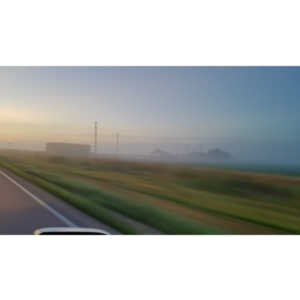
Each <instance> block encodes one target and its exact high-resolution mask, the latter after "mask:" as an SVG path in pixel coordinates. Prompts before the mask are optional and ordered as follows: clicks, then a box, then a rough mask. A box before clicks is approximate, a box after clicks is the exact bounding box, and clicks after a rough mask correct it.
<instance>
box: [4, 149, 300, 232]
mask: <svg viewBox="0 0 300 300" xmlns="http://www.w3.org/2000/svg"><path fill="white" fill-rule="evenodd" d="M0 165H1V166H3V167H6V168H8V169H9V170H11V171H13V172H15V173H16V174H18V175H20V176H22V177H24V178H26V179H28V180H30V181H32V182H34V183H35V184H37V185H39V186H41V187H42V188H44V189H46V190H48V191H50V192H51V193H54V194H56V195H57V196H59V197H60V198H62V199H64V200H65V201H68V202H70V203H72V204H73V205H74V206H77V207H78V208H80V209H81V210H83V211H85V212H86V213H88V214H90V215H92V216H94V217H96V218H99V219H101V220H102V221H104V222H106V223H107V224H108V225H111V226H112V227H114V228H116V229H118V230H119V231H120V232H122V233H127V234H142V233H151V229H155V230H156V231H159V232H161V233H167V234H291V233H292V234H293V233H294V234H295V233H296V234H297V233H300V177H296V176H281V175H276V174H264V173H255V172H247V171H238V170H230V169H217V168H208V167H201V166H183V165H167V164H161V163H153V162H151V163H146V162H133V161H122V160H117V159H115V160H109V159H93V158H84V159H83V158H82V159H71V158H64V157H58V156H49V155H46V154H45V153H42V152H18V151H1V152H0ZM142 224H144V225H146V226H142Z"/></svg>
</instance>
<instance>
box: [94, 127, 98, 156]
mask: <svg viewBox="0 0 300 300" xmlns="http://www.w3.org/2000/svg"><path fill="white" fill-rule="evenodd" d="M97 152H98V122H95V128H94V154H95V155H97Z"/></svg>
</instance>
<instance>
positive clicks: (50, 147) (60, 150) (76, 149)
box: [46, 143, 91, 156]
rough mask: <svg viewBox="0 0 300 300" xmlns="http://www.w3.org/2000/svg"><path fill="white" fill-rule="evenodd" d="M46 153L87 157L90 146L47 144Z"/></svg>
mask: <svg viewBox="0 0 300 300" xmlns="http://www.w3.org/2000/svg"><path fill="white" fill-rule="evenodd" d="M46 152H47V153H50V154H56V155H62V156H88V155H90V153H91V146H90V145H87V144H69V143H47V144H46Z"/></svg>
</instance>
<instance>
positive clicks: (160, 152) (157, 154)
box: [150, 148, 174, 160]
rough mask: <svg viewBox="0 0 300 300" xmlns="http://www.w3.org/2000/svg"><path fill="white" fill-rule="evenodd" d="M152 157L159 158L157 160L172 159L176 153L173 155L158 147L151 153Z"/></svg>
mask: <svg viewBox="0 0 300 300" xmlns="http://www.w3.org/2000/svg"><path fill="white" fill-rule="evenodd" d="M150 158H152V159H157V160H172V159H174V155H172V154H171V153H169V152H167V151H163V150H161V149H159V148H157V149H155V150H154V151H152V152H151V153H150Z"/></svg>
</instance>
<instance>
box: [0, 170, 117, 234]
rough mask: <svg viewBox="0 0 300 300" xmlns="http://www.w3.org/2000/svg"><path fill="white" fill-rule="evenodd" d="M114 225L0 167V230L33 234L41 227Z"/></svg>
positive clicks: (101, 226) (110, 229)
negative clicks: (107, 223) (97, 218)
mask: <svg viewBox="0 0 300 300" xmlns="http://www.w3.org/2000/svg"><path fill="white" fill-rule="evenodd" d="M73 226H76V227H89V228H99V229H103V230H105V231H107V232H109V233H111V234H118V232H117V231H116V230H114V229H113V228H111V227H109V226H107V225H105V224H103V223H101V222H99V221H97V220H95V219H94V218H92V217H90V216H88V215H86V214H84V213H83V212H81V211H80V210H78V209H77V208H75V207H73V206H71V205H69V204H68V203H66V202H64V201H62V200H60V199H58V198H57V197H55V196H53V195H51V194H49V193H48V192H46V191H44V190H42V189H40V188H38V187H36V186H35V185H33V184H31V183H29V182H27V181H26V180H24V179H22V178H20V177H18V176H16V175H14V174H12V173H11V172H9V171H7V170H5V169H3V168H0V234H33V232H34V231H35V230H36V229H39V228H44V227H73Z"/></svg>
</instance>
